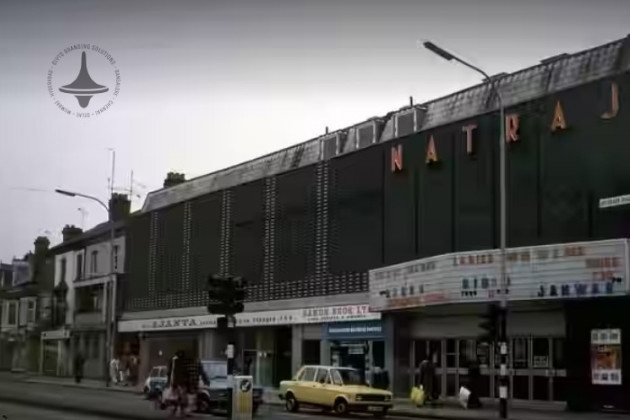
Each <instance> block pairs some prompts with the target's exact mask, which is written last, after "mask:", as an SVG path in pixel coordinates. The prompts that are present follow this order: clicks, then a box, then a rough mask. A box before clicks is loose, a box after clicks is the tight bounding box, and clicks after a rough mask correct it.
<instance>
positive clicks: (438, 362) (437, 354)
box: [429, 340, 442, 368]
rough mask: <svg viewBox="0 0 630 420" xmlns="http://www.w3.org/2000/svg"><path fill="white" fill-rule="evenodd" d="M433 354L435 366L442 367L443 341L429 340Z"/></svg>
mask: <svg viewBox="0 0 630 420" xmlns="http://www.w3.org/2000/svg"><path fill="white" fill-rule="evenodd" d="M431 355H433V361H434V362H435V367H438V368H439V367H442V341H440V340H432V341H429V356H431Z"/></svg>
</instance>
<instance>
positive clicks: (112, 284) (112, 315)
mask: <svg viewBox="0 0 630 420" xmlns="http://www.w3.org/2000/svg"><path fill="white" fill-rule="evenodd" d="M55 192H56V193H58V194H61V195H65V196H68V197H81V198H86V199H88V200H92V201H96V202H97V203H98V204H100V205H101V207H103V208H104V209H105V211H106V212H107V216H108V223H109V276H108V277H109V280H108V281H107V283H106V287H105V295H106V296H109V299H108V300H109V305H107V306H108V307H107V308H106V314H107V315H108V316H106V317H105V318H106V319H107V330H106V339H105V341H106V342H107V350H108V358H107V359H106V360H105V361H104V369H103V372H104V374H105V384H106V385H107V386H109V380H110V378H109V373H108V361H109V360H112V359H113V358H114V334H115V328H116V293H117V292H116V286H117V285H116V283H117V282H116V273H115V272H114V271H115V269H114V237H115V228H114V221H113V218H112V214H111V210H110V208H109V207H108V206H107V204H105V203H104V202H103V201H101V200H100V199H98V198H96V197H93V196H91V195H87V194H81V193H78V192H74V191H67V190H61V189H56V190H55ZM105 302H107V299H106V300H105ZM108 312H109V313H108Z"/></svg>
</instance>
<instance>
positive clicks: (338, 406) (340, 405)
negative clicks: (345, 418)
mask: <svg viewBox="0 0 630 420" xmlns="http://www.w3.org/2000/svg"><path fill="white" fill-rule="evenodd" d="M334 410H335V414H337V415H344V414H348V403H347V402H346V400H344V399H343V398H337V401H335V407H334Z"/></svg>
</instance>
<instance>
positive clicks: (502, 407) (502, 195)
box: [424, 41, 508, 418]
mask: <svg viewBox="0 0 630 420" xmlns="http://www.w3.org/2000/svg"><path fill="white" fill-rule="evenodd" d="M424 47H425V48H426V49H427V50H429V51H431V52H432V53H434V54H436V55H438V56H440V57H442V58H443V59H445V60H446V61H457V62H458V63H460V64H463V65H464V66H466V67H468V68H469V69H472V70H474V71H476V72H477V73H479V74H481V75H482V76H483V77H484V78H485V80H487V81H488V82H489V83H490V86H491V87H492V90H493V92H494V94H495V95H496V97H497V100H498V101H499V119H500V121H499V202H500V236H501V239H500V248H501V279H500V280H501V320H500V322H501V323H500V328H499V342H500V343H499V345H500V347H501V372H500V378H501V386H500V387H499V398H500V404H499V415H500V417H501V418H507V394H508V388H507V387H508V379H507V331H506V323H507V319H506V318H507V293H506V291H507V268H506V250H505V249H506V221H507V216H506V213H507V212H506V191H507V187H506V174H505V108H504V102H503V97H502V96H501V92H500V91H499V87H498V85H497V83H496V81H494V80H492V79H491V78H490V76H488V73H486V72H485V71H483V70H481V69H480V68H479V67H476V66H473V65H472V64H470V63H468V62H466V61H464V60H462V59H461V58H459V57H457V56H455V55H453V54H451V53H450V52H448V51H446V50H444V49H442V48H440V47H438V46H437V45H435V44H434V43H432V42H428V41H427V42H425V43H424Z"/></svg>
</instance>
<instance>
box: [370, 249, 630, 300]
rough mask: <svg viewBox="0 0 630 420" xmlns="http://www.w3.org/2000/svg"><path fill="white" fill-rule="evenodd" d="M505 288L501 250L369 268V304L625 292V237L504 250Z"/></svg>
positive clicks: (511, 298)
mask: <svg viewBox="0 0 630 420" xmlns="http://www.w3.org/2000/svg"><path fill="white" fill-rule="evenodd" d="M506 255H507V277H508V278H507V283H508V285H507V290H505V291H502V290H501V288H500V280H499V279H500V259H501V254H500V251H499V250H496V249H494V250H488V251H476V252H464V253H454V254H446V255H440V256H437V257H431V258H426V259H422V260H416V261H411V262H406V263H402V264H397V265H394V266H390V267H384V268H380V269H377V270H372V271H370V308H371V310H373V311H383V310H388V309H403V308H412V307H419V306H428V305H435V304H443V303H462V302H484V301H492V300H496V299H498V298H499V297H501V294H502V293H506V294H507V296H508V299H509V300H534V299H566V298H580V297H582V298H583V297H596V296H615V295H623V294H626V293H628V278H629V276H628V240H626V239H618V240H608V241H596V242H580V243H570V244H558V245H543V246H534V247H523V248H511V249H508V250H507V253H506Z"/></svg>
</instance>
